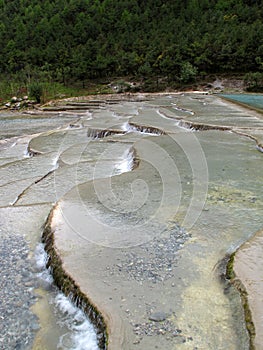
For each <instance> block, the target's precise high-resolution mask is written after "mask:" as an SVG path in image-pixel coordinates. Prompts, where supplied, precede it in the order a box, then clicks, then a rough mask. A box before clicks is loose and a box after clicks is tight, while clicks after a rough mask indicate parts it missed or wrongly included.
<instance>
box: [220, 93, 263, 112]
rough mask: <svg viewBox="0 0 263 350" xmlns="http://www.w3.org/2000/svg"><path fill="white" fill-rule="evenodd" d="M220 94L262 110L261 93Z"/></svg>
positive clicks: (262, 95)
mask: <svg viewBox="0 0 263 350" xmlns="http://www.w3.org/2000/svg"><path fill="white" fill-rule="evenodd" d="M221 96H222V97H224V98H227V99H228V100H233V101H236V102H240V103H244V104H246V105H248V106H251V107H254V108H259V109H262V110H263V94H229V95H228V94H226V95H225V94H223V95H221Z"/></svg>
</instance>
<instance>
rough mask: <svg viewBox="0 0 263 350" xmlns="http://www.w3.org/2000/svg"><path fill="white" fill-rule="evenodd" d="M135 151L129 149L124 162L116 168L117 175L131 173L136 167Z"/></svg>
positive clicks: (124, 156) (124, 154) (123, 157)
mask: <svg viewBox="0 0 263 350" xmlns="http://www.w3.org/2000/svg"><path fill="white" fill-rule="evenodd" d="M133 158H134V157H133V151H132V150H131V149H127V150H126V151H125V152H124V153H123V156H122V160H121V161H120V163H118V164H117V166H116V171H117V174H123V173H127V172H129V171H131V170H132V169H133V166H134V159H133Z"/></svg>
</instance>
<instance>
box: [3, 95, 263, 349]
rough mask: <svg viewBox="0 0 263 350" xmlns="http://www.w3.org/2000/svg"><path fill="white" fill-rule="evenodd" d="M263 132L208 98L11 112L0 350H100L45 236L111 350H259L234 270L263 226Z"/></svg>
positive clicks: (6, 134) (86, 101) (234, 107)
mask: <svg viewBox="0 0 263 350" xmlns="http://www.w3.org/2000/svg"><path fill="white" fill-rule="evenodd" d="M225 97H227V96H225ZM242 103H244V101H242ZM257 108H260V107H258V106H257ZM262 119H263V116H262V114H260V113H259V112H257V111H254V110H252V109H249V108H245V107H244V106H242V105H238V104H234V103H232V102H229V101H227V100H225V99H223V98H220V97H218V96H213V95H206V94H202V93H186V94H168V93H167V94H163V95H134V96H133V95H130V96H129V95H127V96H125V95H119V96H116V95H115V96H101V97H98V98H96V100H95V99H94V98H92V97H89V98H88V97H87V98H85V97H83V98H75V99H68V100H64V101H59V102H57V103H56V104H53V105H52V104H50V105H48V106H46V107H43V108H42V109H39V110H30V111H24V112H20V111H7V110H4V111H2V112H1V114H0V188H1V197H0V220H1V221H0V222H1V226H0V237H1V241H0V253H1V269H0V270H1V271H0V277H1V290H0V309H1V313H0V315H1V316H0V349H5V350H7V349H33V350H37V349H47V350H50V349H72V350H73V349H76V350H84V349H90V350H91V349H92V350H95V349H99V345H98V344H100V346H101V347H103V346H104V345H101V344H102V343H103V339H104V338H103V337H105V333H103V332H104V331H103V330H101V329H99V330H97V329H96V325H95V327H94V326H93V325H92V324H91V322H90V321H89V320H88V318H87V317H86V316H85V314H84V312H83V311H82V310H81V309H79V308H77V307H76V306H75V305H74V303H73V302H72V301H71V300H76V296H75V295H74V291H69V290H66V294H68V295H67V297H65V296H64V294H62V292H61V291H59V289H58V288H57V287H56V286H55V284H54V283H53V278H52V276H51V274H50V271H49V270H47V268H46V263H47V261H48V256H47V254H46V252H45V250H44V244H43V243H42V235H43V230H44V226H45V225H46V228H47V225H50V227H51V228H52V233H53V238H52V239H53V240H54V242H53V244H54V245H55V248H56V252H57V254H58V256H59V257H60V258H61V259H62V262H63V268H64V269H65V271H66V273H67V274H68V275H69V276H70V277H71V278H72V279H73V280H74V281H75V282H76V285H77V286H78V287H79V289H80V290H81V291H82V292H83V293H84V294H85V295H87V296H88V299H89V301H90V302H91V303H92V305H93V306H95V309H96V310H99V312H100V314H101V315H102V316H103V319H104V321H105V323H106V326H107V336H108V337H109V338H108V347H109V349H115V350H116V349H144V350H147V349H153V348H159V349H167V350H168V349H187V350H188V349H191V350H193V349H209V350H219V349H228V350H229V349H233V350H234V349H236V350H240V349H242V350H246V349H249V348H250V337H249V333H248V331H247V328H246V322H245V316H244V310H243V307H242V303H241V298H240V295H239V292H238V291H237V290H236V288H235V287H234V286H233V285H232V284H231V283H230V282H229V281H228V280H227V279H226V278H225V269H226V261H227V259H226V257H228V256H230V254H232V253H233V252H234V251H236V250H237V249H238V248H239V247H240V246H241V245H242V244H243V243H244V242H246V241H248V240H249V239H250V238H251V237H253V236H254V235H255V233H256V232H258V231H259V230H260V229H262V226H263V223H262V208H263V206H262V204H263V201H262V200H263V196H262V194H263V193H262V192H263V189H262V186H261V181H262V173H263V164H262V149H263V147H262V144H263V120H262ZM50 213H51V214H50ZM49 214H50V215H49ZM48 217H49V222H48V224H47V218H48ZM246 259H249V256H246ZM52 268H54V266H53V267H52V262H51V269H52ZM60 283H62V284H63V281H60ZM62 289H63V286H62ZM81 302H82V301H81ZM81 302H80V303H79V304H81ZM83 302H84V301H83ZM96 333H97V334H96Z"/></svg>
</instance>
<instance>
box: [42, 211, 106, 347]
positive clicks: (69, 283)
mask: <svg viewBox="0 0 263 350" xmlns="http://www.w3.org/2000/svg"><path fill="white" fill-rule="evenodd" d="M53 210H54V209H53ZM52 216H53V211H51V212H50V214H49V216H48V218H47V220H46V223H45V225H44V229H43V235H42V242H43V243H44V247H45V251H46V252H47V255H48V262H47V268H48V269H50V271H51V273H52V276H53V278H54V283H55V284H56V285H57V287H58V288H59V289H60V290H61V291H62V292H63V293H64V294H65V295H66V296H67V297H69V298H70V299H71V300H72V301H73V302H74V303H75V305H76V306H77V307H79V308H80V309H81V310H83V311H84V312H85V313H86V315H87V316H88V317H89V319H90V320H91V322H92V323H93V325H94V326H95V327H96V330H97V339H98V345H99V348H100V349H107V327H106V324H105V321H104V319H103V317H102V315H101V313H100V312H99V310H98V308H97V307H96V306H95V305H94V304H93V303H92V302H91V301H90V300H89V298H88V296H87V295H86V294H84V293H83V292H82V291H81V289H80V288H79V286H78V285H77V284H76V283H75V281H74V279H73V278H72V277H71V276H70V275H69V274H67V271H66V270H65V269H64V267H63V259H62V258H61V256H60V255H59V254H58V252H57V250H56V246H55V242H54V235H53V232H52V228H51V221H52Z"/></svg>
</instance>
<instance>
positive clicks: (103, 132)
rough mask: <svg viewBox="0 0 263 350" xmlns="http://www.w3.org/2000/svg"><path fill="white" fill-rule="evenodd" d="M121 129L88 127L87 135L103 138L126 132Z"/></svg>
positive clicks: (93, 137)
mask: <svg viewBox="0 0 263 350" xmlns="http://www.w3.org/2000/svg"><path fill="white" fill-rule="evenodd" d="M124 133H125V132H124V131H121V130H110V129H92V128H88V131H87V136H88V137H90V138H92V139H101V138H104V137H107V136H110V135H116V134H124Z"/></svg>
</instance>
